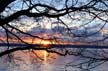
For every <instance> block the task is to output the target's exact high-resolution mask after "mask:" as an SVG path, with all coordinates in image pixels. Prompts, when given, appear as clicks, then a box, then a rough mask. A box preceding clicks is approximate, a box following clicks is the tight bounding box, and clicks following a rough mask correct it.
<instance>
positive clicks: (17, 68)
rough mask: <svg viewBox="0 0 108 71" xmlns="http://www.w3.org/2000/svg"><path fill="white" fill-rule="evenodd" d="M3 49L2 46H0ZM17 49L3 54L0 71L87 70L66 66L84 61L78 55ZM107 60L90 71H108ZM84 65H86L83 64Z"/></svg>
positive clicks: (0, 59)
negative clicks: (7, 54) (61, 54)
mask: <svg viewBox="0 0 108 71" xmlns="http://www.w3.org/2000/svg"><path fill="white" fill-rule="evenodd" d="M1 50H4V48H1ZM34 52H35V53H36V54H37V55H35V54H33V53H32V52H31V51H23V52H22V51H17V52H15V53H12V54H10V58H9V57H7V56H3V57H2V58H0V71H89V70H81V69H79V68H76V67H72V66H66V65H69V64H71V63H73V64H74V63H78V62H82V61H86V59H85V60H84V59H83V58H80V57H78V56H69V55H67V56H59V55H57V54H49V53H47V52H46V51H38V52H37V51H34ZM107 66H108V62H105V63H103V64H102V65H100V66H98V67H96V68H94V69H91V70H90V71H108V68H107ZM84 67H86V65H85V66H84Z"/></svg>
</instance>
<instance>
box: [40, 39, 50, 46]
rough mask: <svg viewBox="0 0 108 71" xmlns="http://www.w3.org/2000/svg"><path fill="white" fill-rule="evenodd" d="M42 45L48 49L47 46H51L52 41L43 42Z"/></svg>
mask: <svg viewBox="0 0 108 71" xmlns="http://www.w3.org/2000/svg"><path fill="white" fill-rule="evenodd" d="M41 44H42V45H43V46H45V47H47V46H49V44H51V42H50V41H45V40H44V41H42V42H41Z"/></svg>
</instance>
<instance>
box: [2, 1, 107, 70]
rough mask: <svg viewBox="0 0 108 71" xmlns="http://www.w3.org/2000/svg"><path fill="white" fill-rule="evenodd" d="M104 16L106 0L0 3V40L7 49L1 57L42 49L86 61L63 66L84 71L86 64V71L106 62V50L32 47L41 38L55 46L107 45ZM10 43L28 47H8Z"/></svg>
mask: <svg viewBox="0 0 108 71" xmlns="http://www.w3.org/2000/svg"><path fill="white" fill-rule="evenodd" d="M107 17H108V1H107V0H83V1H82V0H1V1H0V30H1V31H0V37H1V38H0V41H1V43H7V47H8V48H7V49H6V50H3V51H1V53H0V57H2V56H4V55H7V54H8V56H10V54H11V53H13V52H15V51H19V50H21V51H23V50H45V51H47V52H49V53H56V54H58V55H61V56H66V55H73V56H79V57H80V58H84V59H87V60H85V62H82V63H76V64H73V63H69V64H67V65H66V67H68V66H72V67H77V68H81V69H83V65H87V68H86V69H84V70H85V71H86V70H87V71H89V69H92V68H94V67H96V66H98V65H100V64H102V63H104V62H107V61H108V56H107V53H108V52H107V49H106V50H105V49H94V50H91V49H85V48H71V49H68V48H64V49H61V48H60V49H57V48H55V49H54V48H53V47H54V46H53V45H50V46H49V48H40V47H42V46H41V45H37V46H38V47H34V46H33V45H32V44H33V43H34V42H35V41H36V40H38V39H40V40H42V41H50V42H51V43H53V42H56V44H61V43H62V44H65V43H66V42H68V43H74V44H76V45H85V44H86V45H94V46H98V45H99V46H107V38H108V35H107V26H108V25H107V23H108V19H107ZM48 23H50V25H48ZM32 25H33V26H32ZM46 25H48V26H49V27H50V30H48V28H47V26H46ZM33 28H34V30H33ZM36 29H37V32H36ZM34 31H35V32H34ZM49 33H50V34H49ZM42 35H43V36H42ZM45 35H46V36H45ZM98 37H99V38H98ZM27 38H31V39H30V40H29V42H28V41H25V39H27ZM61 41H63V42H61ZM13 42H14V43H21V44H26V45H27V46H26V47H15V48H13V47H10V46H9V45H10V44H11V43H13ZM64 42H65V43H64Z"/></svg>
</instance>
